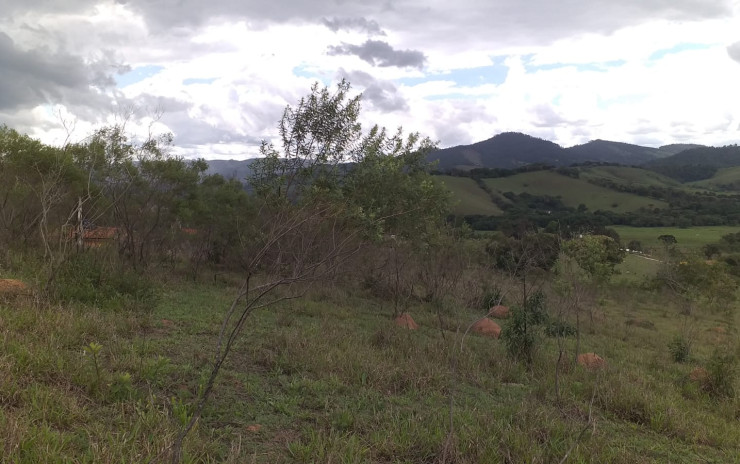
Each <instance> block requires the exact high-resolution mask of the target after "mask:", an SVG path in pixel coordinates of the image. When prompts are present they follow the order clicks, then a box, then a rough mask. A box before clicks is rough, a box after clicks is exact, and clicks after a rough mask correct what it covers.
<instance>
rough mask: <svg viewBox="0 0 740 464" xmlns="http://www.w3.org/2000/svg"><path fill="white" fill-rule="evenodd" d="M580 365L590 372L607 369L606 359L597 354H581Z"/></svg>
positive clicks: (579, 356)
mask: <svg viewBox="0 0 740 464" xmlns="http://www.w3.org/2000/svg"><path fill="white" fill-rule="evenodd" d="M578 364H579V365H581V366H583V367H585V368H586V369H588V370H590V371H595V370H598V369H603V368H605V367H606V361H605V360H604V358H602V357H601V356H599V355H598V354H596V353H583V354H579V355H578Z"/></svg>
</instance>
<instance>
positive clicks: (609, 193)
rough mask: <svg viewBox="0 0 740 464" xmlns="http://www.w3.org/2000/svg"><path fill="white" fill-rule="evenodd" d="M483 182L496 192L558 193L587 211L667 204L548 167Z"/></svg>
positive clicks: (570, 204)
mask: <svg viewBox="0 0 740 464" xmlns="http://www.w3.org/2000/svg"><path fill="white" fill-rule="evenodd" d="M485 182H486V184H488V186H489V187H490V188H491V189H492V190H493V191H496V192H499V193H504V192H514V193H522V192H528V193H530V194H532V195H550V196H553V197H560V198H561V199H562V201H563V203H564V204H565V205H566V206H570V207H573V208H577V207H578V206H579V205H580V204H584V205H586V207H587V208H588V209H589V210H590V211H596V210H610V211H615V212H619V213H624V212H628V211H635V210H637V209H639V208H665V207H667V206H668V205H667V204H666V203H665V202H664V201H661V200H655V199H652V198H646V197H641V196H639V195H634V194H631V193H624V192H616V191H614V190H610V189H607V188H605V187H600V186H598V185H594V184H591V183H589V182H588V181H586V180H584V179H574V178H572V177H567V176H564V175H561V174H558V173H556V172H552V171H536V172H526V173H522V174H517V175H514V176H510V177H501V178H496V179H485Z"/></svg>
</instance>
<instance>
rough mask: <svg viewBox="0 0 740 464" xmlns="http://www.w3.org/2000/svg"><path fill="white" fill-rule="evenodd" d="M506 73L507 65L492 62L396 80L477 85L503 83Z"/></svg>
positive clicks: (410, 82) (459, 85)
mask: <svg viewBox="0 0 740 464" xmlns="http://www.w3.org/2000/svg"><path fill="white" fill-rule="evenodd" d="M508 73H509V68H508V66H506V65H504V64H503V63H494V64H492V65H489V66H479V67H477V68H464V69H453V70H452V71H450V72H446V73H440V74H429V75H427V76H424V77H404V78H401V79H397V80H396V82H398V83H399V84H402V85H407V86H414V85H418V84H423V83H425V82H433V81H452V82H454V83H455V85H456V86H458V87H478V86H481V85H485V84H495V85H499V84H503V83H504V81H506V76H507V74H508Z"/></svg>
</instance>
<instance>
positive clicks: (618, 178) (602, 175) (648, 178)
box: [580, 166, 682, 188]
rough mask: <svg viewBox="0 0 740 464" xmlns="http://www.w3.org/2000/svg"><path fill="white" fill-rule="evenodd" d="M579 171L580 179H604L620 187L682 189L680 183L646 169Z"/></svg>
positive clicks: (607, 167) (604, 168)
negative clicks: (620, 185)
mask: <svg viewBox="0 0 740 464" xmlns="http://www.w3.org/2000/svg"><path fill="white" fill-rule="evenodd" d="M580 171H581V178H584V179H606V180H610V181H612V182H615V183H617V184H622V185H629V186H642V187H650V186H656V187H671V188H681V187H682V185H681V183H680V182H678V181H676V180H674V179H671V178H670V177H666V176H664V175H661V174H658V173H656V172H652V171H648V170H647V169H640V168H632V167H627V166H593V167H583V168H580Z"/></svg>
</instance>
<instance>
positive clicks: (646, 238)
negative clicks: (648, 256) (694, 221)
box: [610, 226, 740, 250]
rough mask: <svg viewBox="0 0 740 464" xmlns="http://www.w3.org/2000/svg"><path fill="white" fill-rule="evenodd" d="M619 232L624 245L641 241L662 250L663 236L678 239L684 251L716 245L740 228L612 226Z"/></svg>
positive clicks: (644, 245)
mask: <svg viewBox="0 0 740 464" xmlns="http://www.w3.org/2000/svg"><path fill="white" fill-rule="evenodd" d="M610 228H612V229H614V230H616V231H617V233H618V234H619V237H620V239H621V240H622V243H628V242H629V241H630V240H637V241H639V242H640V243H641V244H642V246H643V247H648V248H653V249H656V248H662V247H663V243H662V242H661V241H660V240H658V237H660V236H661V235H673V236H674V237H676V241H677V243H676V246H677V247H679V248H683V249H689V250H699V249H700V248H701V247H703V246H704V245H706V244H708V243H716V242H718V241H719V240H720V238H722V236H723V235H726V234H729V233H735V232H738V230H740V228H738V227H735V226H704V227H690V228H687V229H681V228H678V227H629V226H610Z"/></svg>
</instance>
